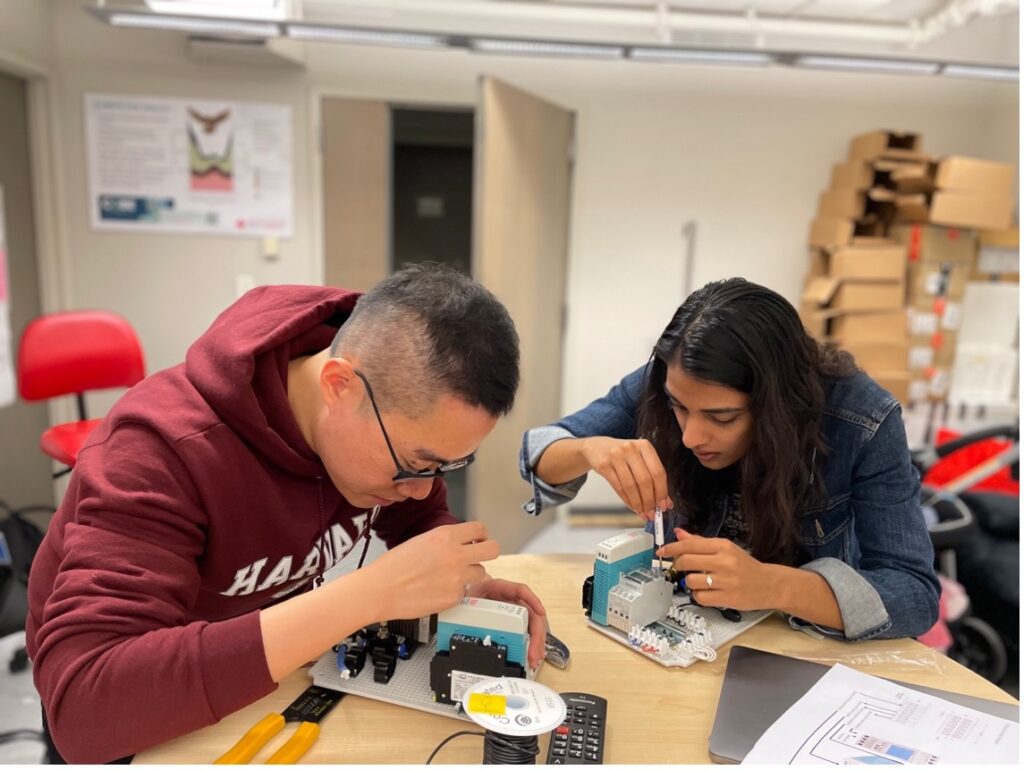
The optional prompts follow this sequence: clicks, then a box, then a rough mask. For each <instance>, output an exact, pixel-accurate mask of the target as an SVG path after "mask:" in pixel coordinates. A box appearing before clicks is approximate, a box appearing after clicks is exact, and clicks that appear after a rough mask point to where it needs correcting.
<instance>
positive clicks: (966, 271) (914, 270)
mask: <svg viewBox="0 0 1024 770" xmlns="http://www.w3.org/2000/svg"><path fill="white" fill-rule="evenodd" d="M970 277H971V266H970V265H965V264H960V263H957V262H912V263H910V264H909V265H907V297H908V299H909V301H910V302H911V303H913V302H914V301H915V300H917V299H930V298H934V297H949V298H950V299H954V300H958V299H962V298H963V296H964V290H965V289H966V288H967V281H968V280H970Z"/></svg>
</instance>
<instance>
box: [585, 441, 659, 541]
mask: <svg viewBox="0 0 1024 770" xmlns="http://www.w3.org/2000/svg"><path fill="white" fill-rule="evenodd" d="M581 452H582V455H583V458H584V459H585V460H586V462H587V465H589V466H590V467H591V468H592V469H593V470H595V471H597V472H598V473H600V474H601V475H602V476H604V477H605V478H606V479H607V480H608V483H609V484H611V485H612V489H614V490H615V494H617V495H618V496H619V497H620V498H621V500H622V502H624V503H625V504H626V505H628V506H629V508H630V510H632V511H633V512H634V513H635V514H636V515H637V516H639V517H640V518H642V519H644V520H645V521H650V520H652V519H653V518H654V508H655V506H660V507H661V509H662V510H663V511H665V510H668V509H669V508H671V507H672V499H671V498H670V497H669V496H668V479H667V476H666V474H665V466H664V465H662V464H661V460H660V459H659V458H658V453H657V452H655V451H654V447H653V446H652V445H651V442H650V441H648V440H647V439H643V438H639V439H617V438H608V437H607V436H592V437H590V438H586V439H583V440H582V444H581Z"/></svg>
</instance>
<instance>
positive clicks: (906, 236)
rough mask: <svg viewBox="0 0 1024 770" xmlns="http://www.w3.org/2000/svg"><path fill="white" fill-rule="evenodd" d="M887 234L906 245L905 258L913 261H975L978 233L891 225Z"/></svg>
mask: <svg viewBox="0 0 1024 770" xmlns="http://www.w3.org/2000/svg"><path fill="white" fill-rule="evenodd" d="M889 234H890V235H891V236H892V237H893V238H895V239H896V240H897V241H899V242H900V243H904V244H906V246H907V259H908V261H910V262H911V263H913V262H935V263H941V262H957V263H961V264H965V265H970V264H973V263H974V258H975V254H976V253H977V250H978V236H977V234H976V233H974V232H971V231H969V230H960V229H958V228H955V227H936V226H934V225H893V226H892V227H891V228H889Z"/></svg>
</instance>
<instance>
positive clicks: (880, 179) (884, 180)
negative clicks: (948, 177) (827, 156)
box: [829, 158, 927, 190]
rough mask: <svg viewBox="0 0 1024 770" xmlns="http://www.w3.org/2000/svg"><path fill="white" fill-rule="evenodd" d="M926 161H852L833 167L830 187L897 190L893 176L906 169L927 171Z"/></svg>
mask: <svg viewBox="0 0 1024 770" xmlns="http://www.w3.org/2000/svg"><path fill="white" fill-rule="evenodd" d="M926 168H927V164H926V162H924V161H913V162H906V161H899V160H887V159H885V158H878V159H877V160H873V161H864V160H851V161H847V162H846V163H837V164H836V165H834V166H832V176H831V179H830V181H829V187H831V188H833V189H840V188H852V189H854V190H870V189H871V188H872V187H881V188H886V189H895V183H894V182H893V174H894V173H895V172H898V171H902V170H906V169H922V170H925V169H926Z"/></svg>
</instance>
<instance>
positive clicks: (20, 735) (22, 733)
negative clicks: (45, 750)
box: [0, 730, 46, 743]
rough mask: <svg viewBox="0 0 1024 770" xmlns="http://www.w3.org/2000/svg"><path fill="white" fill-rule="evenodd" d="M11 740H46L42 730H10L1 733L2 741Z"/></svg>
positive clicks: (0, 741) (0, 740)
mask: <svg viewBox="0 0 1024 770" xmlns="http://www.w3.org/2000/svg"><path fill="white" fill-rule="evenodd" d="M11 741H43V742H44V743H45V742H46V741H45V739H44V738H43V733H42V731H41V730H10V731H8V732H6V733H0V743H10V742H11Z"/></svg>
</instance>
